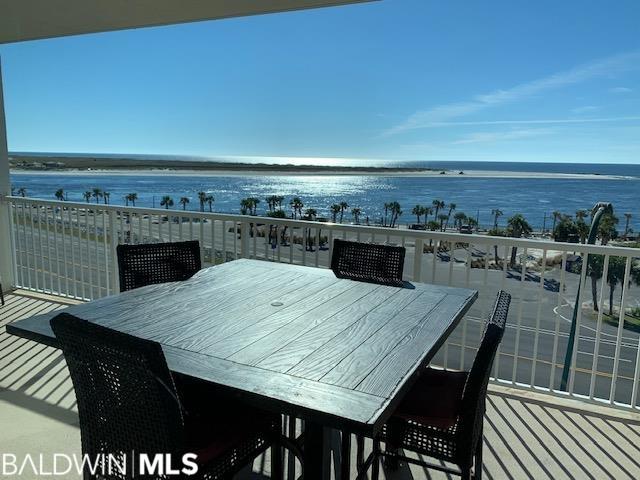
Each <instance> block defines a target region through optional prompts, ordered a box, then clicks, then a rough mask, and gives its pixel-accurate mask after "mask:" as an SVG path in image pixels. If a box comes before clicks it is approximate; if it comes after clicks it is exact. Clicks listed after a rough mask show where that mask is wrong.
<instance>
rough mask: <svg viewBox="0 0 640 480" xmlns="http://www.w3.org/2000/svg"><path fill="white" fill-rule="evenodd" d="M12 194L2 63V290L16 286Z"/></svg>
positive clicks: (0, 182)
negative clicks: (10, 197)
mask: <svg viewBox="0 0 640 480" xmlns="http://www.w3.org/2000/svg"><path fill="white" fill-rule="evenodd" d="M10 193H11V180H10V178H9V149H8V147H7V123H6V119H5V116H4V96H3V93H2V65H1V63H0V203H1V204H2V205H0V207H1V208H0V281H2V288H3V289H9V288H11V287H13V286H14V285H15V283H16V282H15V278H14V276H13V271H14V269H13V252H12V249H13V242H12V239H11V213H10V212H11V204H10V203H9V202H7V203H6V205H4V203H5V200H6V199H5V197H6V196H7V195H9V194H10Z"/></svg>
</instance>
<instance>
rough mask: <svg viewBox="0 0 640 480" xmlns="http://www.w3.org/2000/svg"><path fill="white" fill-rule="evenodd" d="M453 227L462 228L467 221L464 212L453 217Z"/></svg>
mask: <svg viewBox="0 0 640 480" xmlns="http://www.w3.org/2000/svg"><path fill="white" fill-rule="evenodd" d="M453 220H454V221H453V226H454V227H455V226H457V227H458V228H460V227H462V224H463V223H464V222H465V221H466V220H467V216H466V215H465V213H464V212H456V214H455V215H454V216H453Z"/></svg>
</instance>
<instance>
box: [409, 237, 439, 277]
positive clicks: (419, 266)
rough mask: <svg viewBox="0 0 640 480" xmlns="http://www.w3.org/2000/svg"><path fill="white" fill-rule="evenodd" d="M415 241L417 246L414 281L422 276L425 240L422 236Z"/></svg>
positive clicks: (414, 261) (414, 259) (414, 255)
mask: <svg viewBox="0 0 640 480" xmlns="http://www.w3.org/2000/svg"><path fill="white" fill-rule="evenodd" d="M415 243H416V248H415V252H414V254H413V281H414V282H419V281H420V279H421V278H422V253H423V252H424V241H423V240H422V238H416V242H415ZM434 261H435V260H434Z"/></svg>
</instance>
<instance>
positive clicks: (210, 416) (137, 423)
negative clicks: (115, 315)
mask: <svg viewBox="0 0 640 480" xmlns="http://www.w3.org/2000/svg"><path fill="white" fill-rule="evenodd" d="M51 328H52V329H53V331H54V333H55V335H56V339H57V340H58V342H59V343H60V345H61V348H62V351H63V353H64V357H65V360H66V362H67V366H68V367H69V371H70V373H71V380H72V382H73V386H74V389H75V393H76V399H77V405H78V413H79V418H80V434H81V441H82V453H83V454H86V455H89V456H90V458H91V462H94V461H95V460H94V459H95V458H102V455H101V454H105V455H114V456H115V458H117V459H118V460H119V464H120V462H122V460H123V457H122V456H123V455H128V454H129V452H135V454H136V456H137V455H138V454H139V453H145V454H148V455H155V454H159V453H161V454H167V453H169V454H172V456H174V457H175V458H174V462H175V461H177V462H180V461H181V460H182V454H184V453H196V454H197V455H198V457H197V459H196V463H197V465H198V473H197V474H196V475H195V476H193V477H191V476H190V477H189V478H198V479H220V478H225V479H226V478H229V477H231V476H232V475H233V474H234V473H236V472H237V471H238V470H240V469H241V468H242V467H244V466H245V465H246V464H247V463H249V462H251V461H252V460H253V459H254V458H255V457H256V456H257V455H259V454H260V453H262V452H264V451H265V450H266V449H267V448H268V447H269V446H270V442H271V439H273V440H274V441H275V442H277V439H278V434H279V430H280V426H281V421H280V416H279V415H273V414H270V413H267V412H263V411H260V410H257V409H249V408H244V407H240V406H238V405H234V404H231V402H228V401H226V402H225V401H223V400H221V399H220V398H219V397H220V396H219V395H217V394H216V393H215V392H212V390H211V389H210V388H209V387H208V385H207V384H205V383H203V382H198V381H197V380H195V379H191V380H190V381H188V379H187V378H186V377H174V376H173V375H172V374H171V372H170V371H169V369H168V367H167V363H166V360H165V357H164V354H163V352H162V347H161V346H160V345H159V344H158V343H156V342H152V341H149V340H144V339H140V338H137V337H133V336H131V335H127V334H124V333H120V332H117V331H115V330H111V329H108V328H105V327H102V326H100V325H96V324H94V323H90V322H87V321H85V320H81V319H79V318H76V317H74V316H72V315H69V314H65V313H62V314H60V315H58V316H56V317H55V318H53V319H52V320H51ZM278 449H279V448H278ZM278 449H276V448H272V453H273V452H275V451H276V450H278ZM278 458H280V457H278ZM136 460H137V459H136ZM132 464H133V462H132V461H131V458H126V465H127V469H128V471H127V473H126V474H123V473H121V472H119V471H118V469H115V468H114V469H113V470H112V472H111V473H110V474H109V472H107V474H106V475H92V474H90V473H89V472H88V471H85V473H84V478H85V480H87V479H92V480H93V479H94V478H95V479H98V478H100V479H101V480H115V479H128V478H134V477H133V472H132V471H131V469H132V468H133V467H132ZM174 466H175V465H174ZM280 468H281V465H278V467H277V469H278V470H280ZM102 470H103V469H102V468H98V471H99V473H100V474H102ZM275 475H276V476H281V471H276V472H275ZM135 478H146V479H149V478H153V479H156V478H158V479H159V478H169V477H164V476H162V475H153V476H140V475H135ZM181 478H182V477H181Z"/></svg>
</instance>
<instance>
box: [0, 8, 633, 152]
mask: <svg viewBox="0 0 640 480" xmlns="http://www.w3.org/2000/svg"><path fill="white" fill-rule="evenodd" d="M639 25H640V2H638V1H637V0H629V1H623V0H617V1H615V2H607V1H604V0H602V1H586V0H579V1H578V0H574V1H561V2H559V1H557V0H555V1H546V0H545V1H541V0H538V1H536V2H527V1H524V0H518V1H514V0H510V1H494V0H491V1H487V2H476V1H464V2H463V1H431V0H384V1H382V2H377V3H371V4H360V5H353V6H346V7H337V8H327V9H320V10H312V11H302V12H290V13H285V14H276V15H266V16H256V17H249V18H241V19H229V20H222V21H214V22H201V23H192V24H185V25H177V26H170V27H160V28H151V29H141V30H130V31H123V32H112V33H103V34H94V35H84V36H78V37H71V38H60V39H52V40H40V41H33V42H26V43H22V44H16V45H5V46H0V56H1V58H2V67H3V78H4V89H5V108H6V116H7V123H8V140H9V148H10V150H12V151H51V152H97V153H145V154H177V155H203V156H286V157H339V158H363V159H368V158H376V159H398V160H458V161H465V160H487V161H542V162H551V161H556V162H596V163H640V27H639Z"/></svg>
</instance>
